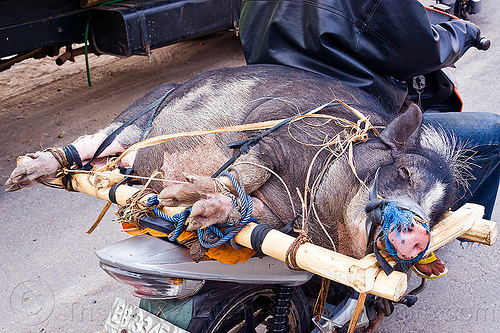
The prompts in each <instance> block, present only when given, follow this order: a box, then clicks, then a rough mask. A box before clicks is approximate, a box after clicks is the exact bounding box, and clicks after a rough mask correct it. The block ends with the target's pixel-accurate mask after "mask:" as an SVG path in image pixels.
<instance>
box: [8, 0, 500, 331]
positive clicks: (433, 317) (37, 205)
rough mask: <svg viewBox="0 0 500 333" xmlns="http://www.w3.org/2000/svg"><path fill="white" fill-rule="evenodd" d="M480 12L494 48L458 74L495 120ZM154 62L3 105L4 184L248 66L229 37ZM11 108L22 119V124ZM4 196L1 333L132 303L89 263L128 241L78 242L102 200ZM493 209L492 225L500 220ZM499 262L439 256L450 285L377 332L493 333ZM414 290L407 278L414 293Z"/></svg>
mask: <svg viewBox="0 0 500 333" xmlns="http://www.w3.org/2000/svg"><path fill="white" fill-rule="evenodd" d="M483 2H484V6H483V11H482V12H481V13H480V14H478V15H475V16H472V17H471V20H472V21H473V22H475V23H476V24H478V25H479V26H480V27H481V28H482V31H483V35H485V36H487V37H488V38H490V39H491V40H492V42H493V45H492V47H491V49H490V51H488V52H480V51H476V50H471V51H469V52H468V54H466V55H465V56H464V57H463V58H462V59H461V60H460V61H459V62H458V63H457V65H456V66H457V68H456V69H454V70H453V72H454V74H455V75H456V78H457V80H458V82H459V84H460V85H459V91H460V93H461V95H462V98H463V101H464V104H465V107H464V111H471V112H476V111H487V112H495V113H500V111H499V109H498V105H499V104H500V103H499V102H500V95H499V94H498V93H497V91H496V89H497V87H498V86H497V85H496V78H498V77H500V73H499V72H500V67H499V59H500V58H499V55H500V26H499V25H498V23H497V17H500V4H499V3H498V2H497V1H488V0H486V1H483ZM155 53H156V54H155V55H154V56H153V59H152V61H148V60H147V59H145V58H139V57H133V58H129V59H122V60H119V61H115V62H113V63H111V64H107V65H105V66H102V67H96V68H94V69H93V79H94V82H93V87H92V88H88V87H86V86H85V79H84V76H83V75H84V74H83V73H80V74H77V75H76V76H75V75H70V76H66V77H64V75H63V74H64V67H62V68H61V73H62V75H61V77H62V78H61V79H60V80H58V81H57V82H52V83H50V84H49V83H48V84H45V85H44V86H43V87H39V88H36V89H34V90H31V91H29V92H27V93H26V94H24V95H23V96H20V97H17V100H16V99H8V100H2V104H3V105H4V106H6V105H7V104H8V105H9V108H7V107H5V108H4V109H3V110H2V112H0V114H1V115H2V121H1V122H0V123H1V124H0V141H1V142H2V144H1V146H0V160H1V163H0V165H1V169H0V178H1V180H2V183H3V182H4V181H5V179H6V176H7V175H8V174H9V173H10V170H11V169H12V167H13V164H14V163H15V162H14V160H15V156H18V155H21V154H23V153H26V152H29V151H34V150H37V149H39V145H41V143H42V142H43V146H44V147H48V146H64V145H66V144H68V143H69V142H71V141H72V140H74V139H75V138H76V137H78V136H79V135H81V134H84V133H92V132H93V131H95V130H96V129H98V128H101V127H103V126H104V125H105V124H107V123H109V121H110V120H111V119H112V118H113V117H114V116H116V115H117V114H118V113H119V112H120V111H121V110H122V109H123V108H124V107H125V106H126V105H128V104H130V103H131V102H132V101H133V100H134V99H136V98H138V97H139V96H140V95H142V94H143V93H145V92H146V91H147V90H149V89H150V88H152V87H154V86H156V85H158V84H160V83H164V82H169V81H183V80H186V79H188V78H189V77H191V76H192V75H194V74H197V73H199V72H201V71H203V70H206V69H212V68H217V67H224V66H235V65H239V64H243V63H244V61H243V58H242V53H241V48H240V47H239V44H238V41H237V39H236V38H235V37H234V36H233V35H232V34H230V33H226V34H219V35H215V36H212V37H210V38H206V39H201V40H197V41H191V42H187V43H182V44H180V45H176V46H171V47H168V48H165V49H162V50H158V51H156V52H155ZM77 61H83V59H78V60H77ZM65 66H66V65H65ZM68 66H69V65H68ZM0 80H1V78H0ZM61 87H62V92H61V93H60V94H59V92H60V91H61ZM55 91H57V93H56V92H55ZM17 105H18V106H19V107H17ZM21 106H22V108H21ZM7 109H9V110H10V109H12V111H13V112H14V111H15V112H20V111H19V110H21V109H22V112H23V113H22V114H23V115H22V117H19V116H16V114H10V113H8V110H7ZM15 109H19V110H17V111H16V110H15ZM59 133H64V136H63V138H58V134H59ZM35 143H36V144H35ZM4 188H5V187H1V190H2V191H1V192H0V226H1V232H0V253H1V260H0V268H1V269H0V281H2V285H1V287H0V300H1V301H0V332H51V333H52V332H96V331H98V330H99V329H102V323H103V321H104V320H105V317H106V315H107V313H108V311H109V308H110V306H111V304H112V302H113V300H114V298H115V297H116V296H120V297H123V298H126V299H129V300H131V301H134V298H133V297H132V296H130V295H129V294H128V292H127V290H126V289H124V288H123V287H121V286H120V285H119V284H118V283H116V282H115V281H114V280H112V279H111V278H109V277H108V276H107V275H106V274H105V273H104V272H103V271H102V270H100V268H99V267H98V260H97V258H96V257H95V255H94V251H95V250H97V249H100V248H103V247H104V246H106V245H107V244H110V243H113V242H116V241H118V240H120V239H123V238H124V237H126V235H124V234H123V233H120V232H119V230H120V227H119V225H117V223H116V222H115V221H114V220H113V215H112V214H110V213H108V214H107V215H106V217H105V218H104V221H103V222H102V223H101V225H100V226H99V227H98V228H97V230H96V231H95V232H94V233H93V234H91V235H87V234H86V233H85V231H86V230H87V229H88V227H90V225H91V224H92V223H93V221H94V220H95V218H96V217H97V215H98V214H99V212H100V210H101V208H102V207H103V206H104V202H102V201H100V200H98V199H94V198H92V197H89V196H86V195H83V194H78V193H69V192H66V191H61V190H54V189H50V188H46V187H43V186H37V187H34V188H31V189H27V190H23V191H18V192H14V193H5V192H3V189H4ZM498 201H499V200H497V208H496V209H495V211H494V214H493V218H492V220H495V221H500V205H499V204H498ZM499 254H500V246H499V245H495V246H493V247H491V248H489V247H486V246H479V245H461V244H460V243H459V242H458V241H455V242H453V243H451V244H449V245H447V246H446V247H445V248H443V249H441V250H439V252H438V255H439V256H440V258H441V259H443V261H444V262H445V263H446V265H447V267H448V269H449V274H448V276H446V277H444V278H442V279H438V280H433V281H430V283H428V287H427V288H426V289H425V290H424V292H423V293H422V294H420V296H419V301H418V302H417V304H416V305H415V306H414V307H412V308H411V309H407V308H406V307H404V306H397V307H396V311H395V313H394V314H393V315H392V316H390V317H388V318H386V319H385V320H384V323H383V324H382V326H381V328H380V332H419V333H424V332H425V333H427V332H429V333H434V332H485V333H494V332H498V331H499V328H498V323H500V301H499V300H498V295H500V285H499V283H498V282H497V281H498V279H499V277H500V264H499V260H498V259H497V258H498V255H499ZM417 282H418V281H417V280H416V279H413V280H412V281H411V284H412V285H415V284H416V283H417Z"/></svg>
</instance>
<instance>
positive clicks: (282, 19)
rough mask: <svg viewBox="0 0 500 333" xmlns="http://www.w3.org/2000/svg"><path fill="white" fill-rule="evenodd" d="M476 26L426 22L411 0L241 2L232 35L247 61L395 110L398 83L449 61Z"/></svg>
mask: <svg viewBox="0 0 500 333" xmlns="http://www.w3.org/2000/svg"><path fill="white" fill-rule="evenodd" d="M479 35H480V30H479V28H478V27H477V26H475V25H474V24H472V23H470V22H466V21H462V20H451V21H449V22H446V23H442V24H439V25H432V24H430V23H429V19H428V17H427V12H426V9H425V8H424V7H423V6H422V5H421V4H420V3H419V2H418V1H417V0H330V1H325V0H282V1H269V0H264V1H263V0H242V7H241V17H240V38H241V41H242V44H243V50H244V53H245V58H246V60H247V62H248V63H249V64H262V63H272V64H281V65H286V66H291V67H296V68H301V69H305V70H308V71H312V72H316V73H320V74H323V75H328V76H332V77H336V78H338V79H340V80H343V81H344V82H346V83H349V84H351V85H355V86H357V87H360V88H361V89H363V90H365V91H367V92H369V93H371V94H373V95H375V96H377V97H378V98H379V99H380V100H381V101H382V102H383V103H384V104H385V105H386V106H387V107H389V108H398V109H399V107H400V106H401V105H402V103H403V102H404V99H405V98H406V94H407V89H406V84H405V83H404V82H403V81H404V80H406V79H409V78H412V77H414V76H416V75H420V74H425V73H429V72H432V71H435V70H437V69H440V68H442V67H446V66H450V65H452V64H453V63H454V62H455V61H456V60H458V58H460V56H461V55H462V54H463V53H464V52H465V51H466V50H467V49H468V48H469V47H471V46H472V44H473V42H474V41H475V40H476V39H477V38H478V37H479Z"/></svg>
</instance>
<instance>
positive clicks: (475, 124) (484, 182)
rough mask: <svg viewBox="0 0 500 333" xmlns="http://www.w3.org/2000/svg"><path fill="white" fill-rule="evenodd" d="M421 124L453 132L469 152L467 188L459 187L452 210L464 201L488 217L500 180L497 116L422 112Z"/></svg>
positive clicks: (472, 113) (489, 216) (499, 140)
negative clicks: (469, 173) (469, 167)
mask: <svg viewBox="0 0 500 333" xmlns="http://www.w3.org/2000/svg"><path fill="white" fill-rule="evenodd" d="M424 124H431V125H433V126H435V127H436V128H439V127H442V128H444V129H445V130H446V131H447V132H449V133H453V135H455V136H456V137H457V138H458V139H459V141H460V143H461V144H463V145H464V146H465V148H467V149H469V150H470V151H467V152H466V155H467V156H469V157H470V158H471V160H470V162H471V168H472V169H471V173H472V176H473V177H469V178H468V179H467V180H468V184H469V186H468V188H461V189H460V191H459V196H458V198H459V200H458V201H457V202H456V203H455V205H454V206H453V207H452V209H457V208H459V207H460V206H462V205H463V204H464V203H466V202H472V203H477V204H480V205H483V206H484V207H485V217H484V218H486V219H490V218H491V213H492V212H493V207H494V205H495V200H496V196H497V192H498V185H499V180H500V116H499V115H497V114H492V113H485V112H429V111H428V112H425V113H424Z"/></svg>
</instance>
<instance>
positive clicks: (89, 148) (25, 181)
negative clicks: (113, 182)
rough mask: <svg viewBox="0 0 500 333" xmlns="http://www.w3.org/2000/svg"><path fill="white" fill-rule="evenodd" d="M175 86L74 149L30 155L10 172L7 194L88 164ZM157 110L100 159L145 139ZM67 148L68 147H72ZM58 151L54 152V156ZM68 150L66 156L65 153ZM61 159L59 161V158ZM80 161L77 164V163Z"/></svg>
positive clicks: (158, 92) (151, 96)
mask: <svg viewBox="0 0 500 333" xmlns="http://www.w3.org/2000/svg"><path fill="white" fill-rule="evenodd" d="M175 87H176V85H175V84H170V83H169V84H164V85H161V86H159V87H157V88H154V89H153V90H151V91H149V92H148V93H146V94H145V95H144V96H142V97H141V98H140V99H138V100H137V101H136V102H134V103H133V104H132V105H130V106H129V107H128V108H127V109H125V111H123V112H122V113H121V114H120V115H119V116H118V117H117V118H116V119H115V120H114V121H113V122H112V123H111V124H110V125H109V126H108V127H106V128H105V129H103V130H100V131H98V132H97V133H95V134H92V135H85V136H82V137H80V138H78V139H77V140H75V141H74V142H73V143H72V144H71V145H70V146H72V147H74V149H68V148H66V149H64V150H63V148H52V149H49V150H45V151H38V152H36V153H29V154H26V156H28V157H30V158H31V160H30V161H27V162H25V163H23V164H21V165H19V166H17V167H16V168H15V169H14V170H13V171H12V173H11V175H10V177H9V179H8V180H7V181H6V183H5V185H6V186H10V187H9V188H7V189H6V191H16V190H20V189H23V188H28V187H31V186H34V185H36V184H38V183H39V182H38V180H37V179H38V178H40V177H45V176H51V177H53V176H55V174H56V173H57V171H58V170H60V169H61V168H63V167H72V166H73V165H74V164H79V163H80V161H81V164H85V163H86V162H87V161H89V160H90V159H91V158H92V157H93V155H94V153H95V151H96V150H97V149H98V147H99V146H100V145H101V143H102V142H103V141H104V140H105V139H106V138H107V137H108V135H110V134H111V133H112V132H113V131H114V130H116V129H117V128H118V127H120V126H121V125H122V124H123V123H124V122H126V121H127V120H128V119H130V118H131V117H133V116H134V115H136V114H138V113H139V112H141V111H142V110H143V109H145V108H146V107H147V106H148V105H150V104H151V103H153V102H154V101H156V100H158V99H159V98H161V97H162V96H165V95H166V94H167V93H168V92H169V91H170V90H172V89H174V88H175ZM154 111H155V108H153V109H151V110H150V111H149V112H146V113H145V114H144V115H143V116H141V117H139V118H138V119H137V120H136V121H134V122H133V123H132V124H130V125H129V126H127V127H126V128H125V129H123V130H122V132H121V133H120V134H119V135H117V137H116V138H115V139H114V140H113V142H111V144H110V145H109V146H108V147H106V149H105V150H104V151H103V152H102V153H101V154H100V155H99V158H102V157H106V156H113V155H117V154H120V153H122V152H123V151H124V150H125V149H126V148H128V147H129V146H131V145H132V144H134V143H136V142H138V141H140V140H141V138H142V137H143V133H144V130H145V128H146V127H147V125H148V123H149V120H150V118H151V115H152V113H153V112H154ZM70 146H68V147H70ZM54 151H55V153H54ZM65 151H66V153H65ZM68 151H70V152H71V151H72V153H71V155H70V156H71V157H70V160H73V161H75V162H74V163H73V165H67V164H66V163H64V162H65V160H67V156H68V155H67V154H68ZM58 155H59V156H61V157H62V158H57V157H56V156H58ZM134 158H135V154H130V156H127V158H126V159H124V161H123V162H122V164H123V165H126V166H131V165H132V164H133V161H134ZM77 160H80V161H78V163H77V162H76V161H77Z"/></svg>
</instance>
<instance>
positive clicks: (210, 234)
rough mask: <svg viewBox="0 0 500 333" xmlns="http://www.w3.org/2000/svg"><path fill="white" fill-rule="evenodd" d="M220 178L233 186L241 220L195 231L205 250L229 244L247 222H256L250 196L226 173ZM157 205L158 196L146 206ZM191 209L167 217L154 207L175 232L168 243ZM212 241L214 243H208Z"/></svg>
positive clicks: (180, 228)
mask: <svg viewBox="0 0 500 333" xmlns="http://www.w3.org/2000/svg"><path fill="white" fill-rule="evenodd" d="M220 176H226V177H228V178H229V180H230V181H231V183H232V184H233V186H234V188H235V189H236V192H237V194H238V197H239V199H240V204H241V210H240V213H241V219H240V220H239V221H238V222H236V223H228V222H226V223H224V224H219V225H218V226H215V225H211V226H209V227H208V228H206V229H198V230H197V231H196V232H197V235H198V239H199V241H200V244H201V246H203V247H205V248H214V247H218V246H221V245H222V244H224V243H229V244H231V243H230V240H231V239H232V238H233V237H234V236H235V235H236V234H237V233H238V232H240V230H241V229H243V227H245V226H246V225H247V224H248V223H249V222H257V220H256V219H255V218H253V217H252V211H253V199H252V197H251V196H250V195H248V194H246V192H245V188H244V186H243V185H242V186H240V184H239V183H238V181H237V180H236V179H235V178H234V176H233V175H232V174H231V173H229V172H227V171H223V172H221V174H220ZM159 203H160V202H159V200H158V196H157V195H154V196H151V197H150V198H149V199H148V203H147V205H148V207H153V206H157V205H158V204H159ZM233 205H234V207H236V201H235V200H233ZM191 208H192V207H188V208H186V209H185V210H184V211H182V212H181V213H179V214H175V215H174V216H169V215H167V214H165V213H163V212H162V211H161V210H159V209H158V208H156V207H155V208H153V211H154V212H155V214H156V215H158V216H159V217H161V218H162V219H164V220H167V221H169V222H171V223H173V224H174V225H175V230H174V232H173V234H172V235H171V236H170V237H168V239H169V240H170V241H175V240H176V239H177V238H178V237H179V235H180V234H181V232H182V228H183V227H184V225H185V223H186V220H187V218H188V217H189V215H190V214H191ZM219 228H220V229H219ZM214 239H215V241H209V240H214Z"/></svg>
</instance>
